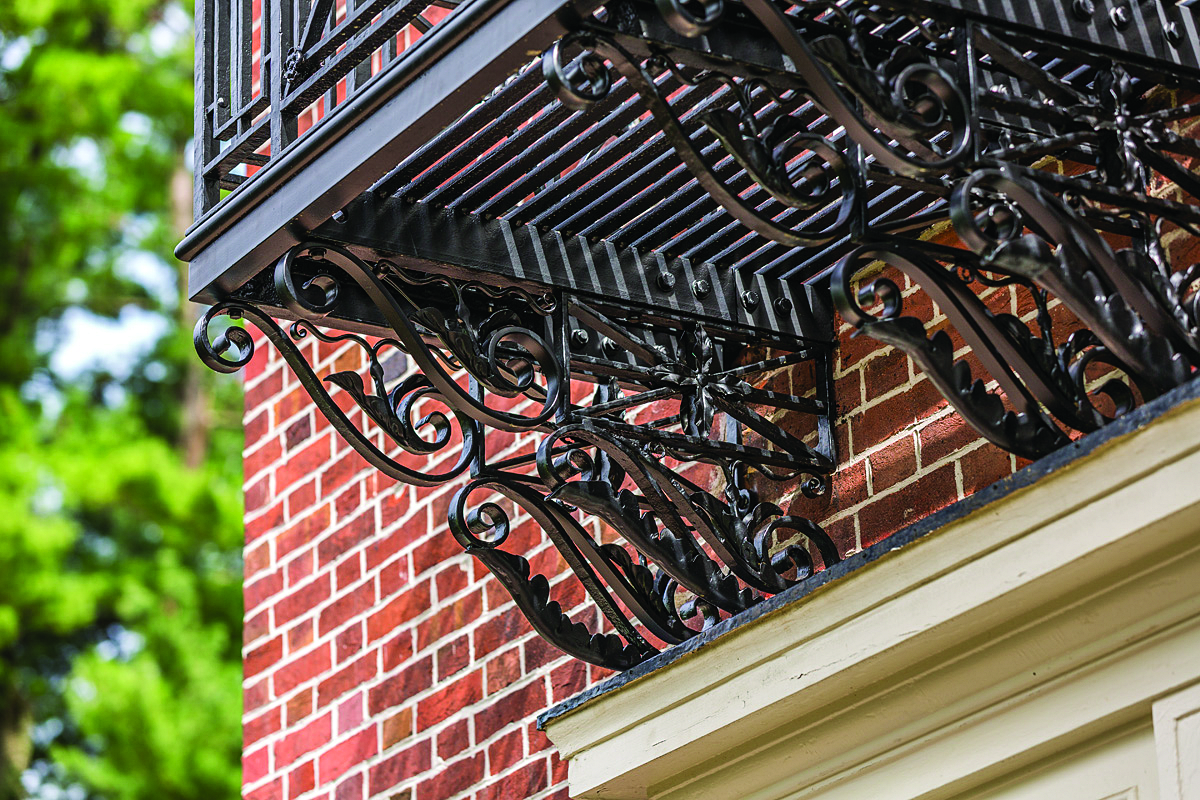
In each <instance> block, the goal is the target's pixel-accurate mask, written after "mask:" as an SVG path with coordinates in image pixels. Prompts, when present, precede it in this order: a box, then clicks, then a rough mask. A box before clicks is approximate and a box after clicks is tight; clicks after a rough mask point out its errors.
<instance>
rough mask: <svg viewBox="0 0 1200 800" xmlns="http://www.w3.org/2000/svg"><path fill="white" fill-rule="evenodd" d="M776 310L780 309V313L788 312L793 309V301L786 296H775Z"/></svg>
mask: <svg viewBox="0 0 1200 800" xmlns="http://www.w3.org/2000/svg"><path fill="white" fill-rule="evenodd" d="M775 310H776V311H778V312H779V313H780V314H786V313H788V312H789V311H791V310H792V301H791V300H788V299H787V298H786V297H776V298H775Z"/></svg>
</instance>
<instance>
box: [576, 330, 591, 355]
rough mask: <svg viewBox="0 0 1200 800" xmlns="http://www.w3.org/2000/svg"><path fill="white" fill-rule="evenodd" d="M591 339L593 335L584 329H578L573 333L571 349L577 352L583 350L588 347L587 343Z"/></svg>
mask: <svg viewBox="0 0 1200 800" xmlns="http://www.w3.org/2000/svg"><path fill="white" fill-rule="evenodd" d="M591 338H592V337H591V335H589V334H588V332H587V331H585V330H584V329H583V328H576V329H575V330H573V331H571V347H572V348H573V349H575V350H582V349H583V348H585V347H587V343H588V341H589V340H590V339H591Z"/></svg>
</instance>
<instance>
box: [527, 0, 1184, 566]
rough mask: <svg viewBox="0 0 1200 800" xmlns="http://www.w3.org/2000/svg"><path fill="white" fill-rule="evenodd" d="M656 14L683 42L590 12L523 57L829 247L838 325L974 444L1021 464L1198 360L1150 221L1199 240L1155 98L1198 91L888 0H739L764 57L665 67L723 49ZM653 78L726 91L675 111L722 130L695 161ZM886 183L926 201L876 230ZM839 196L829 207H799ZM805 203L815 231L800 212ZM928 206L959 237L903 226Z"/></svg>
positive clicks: (1175, 141)
mask: <svg viewBox="0 0 1200 800" xmlns="http://www.w3.org/2000/svg"><path fill="white" fill-rule="evenodd" d="M656 7H657V10H658V13H659V14H660V16H661V18H662V20H663V21H665V22H666V24H667V26H669V27H670V28H671V29H673V31H674V32H675V33H676V34H678V35H679V36H682V37H684V38H685V39H690V40H692V41H693V42H694V44H692V45H680V44H666V43H664V41H663V37H659V40H655V41H646V42H644V43H643V46H642V47H641V48H640V49H638V48H632V46H629V45H628V42H629V39H628V38H627V37H628V36H629V35H633V36H635V37H636V36H637V35H638V34H637V33H633V34H630V33H629V30H630V29H629V26H625V27H624V28H621V26H620V25H619V24H618V25H617V26H616V28H606V27H605V25H604V24H603V23H596V22H593V21H591V20H589V21H588V22H587V23H585V24H584V25H582V26H581V28H580V29H579V30H578V31H576V32H574V33H572V34H569V35H568V36H567V37H565V38H564V40H563V41H561V42H560V43H559V44H558V45H556V46H555V47H554V48H553V49H552V50H551V51H550V52H549V53H547V55H546V56H545V57H544V59H543V68H544V71H545V74H546V77H547V80H548V81H549V83H550V85H551V86H552V87H553V88H555V89H557V90H558V92H559V95H560V97H561V98H562V99H563V102H570V103H572V104H573V107H576V108H586V107H587V106H589V105H591V104H592V103H594V102H595V101H596V100H598V99H599V98H600V97H602V96H603V95H604V94H606V93H608V92H610V91H612V89H613V86H614V85H615V84H614V81H613V79H612V78H611V77H610V76H609V75H608V69H609V65H610V64H611V68H612V69H613V70H614V72H615V73H616V74H619V75H620V77H621V78H622V79H623V80H624V81H626V82H627V84H628V85H629V86H630V87H632V88H633V89H634V90H635V91H636V92H637V94H638V95H639V96H640V98H641V100H642V102H643V104H644V105H645V107H646V108H647V109H648V110H649V111H650V112H651V113H652V114H653V116H654V118H655V119H656V121H657V122H658V124H659V126H660V128H661V129H662V132H663V135H664V137H665V139H666V141H668V142H669V143H670V145H671V146H672V147H673V148H674V150H675V151H676V153H677V154H678V155H679V157H680V159H681V160H682V161H683V163H684V164H685V165H686V166H687V167H688V168H689V170H690V171H691V172H692V174H693V176H694V177H695V179H696V180H697V182H698V183H699V184H700V185H701V186H702V187H703V188H704V189H706V190H707V191H708V193H709V195H710V196H711V197H712V198H713V199H715V200H716V201H717V202H718V203H719V204H720V205H721V206H723V207H724V209H725V210H726V211H728V212H729V214H730V215H731V216H733V217H734V218H736V219H738V220H740V221H741V222H742V223H743V224H744V225H745V226H746V227H747V228H749V229H750V230H753V231H756V232H757V233H759V234H762V235H763V236H766V237H768V238H770V239H773V240H774V241H776V242H779V243H782V244H784V245H788V246H791V247H797V248H799V247H815V246H828V247H831V248H832V249H837V248H841V253H839V255H838V257H837V266H836V267H835V268H834V269H833V271H832V274H831V278H830V280H831V286H832V290H833V295H834V299H835V303H836V305H837V307H838V309H839V311H840V312H841V314H842V316H843V318H845V319H846V320H848V321H849V322H851V323H852V324H853V325H854V326H855V327H856V328H858V330H859V331H861V332H863V333H866V334H868V335H870V336H872V337H874V338H877V339H879V340H881V341H883V342H886V343H888V344H891V345H893V346H895V347H897V348H899V349H901V350H903V351H905V352H906V353H908V354H909V355H910V356H911V357H912V358H913V360H914V362H915V363H916V364H917V366H918V367H919V368H920V369H921V370H922V371H923V372H925V374H926V375H928V376H929V378H930V379H931V380H932V382H933V383H934V384H935V385H936V386H937V388H938V389H939V390H940V391H941V392H942V394H943V395H944V396H945V397H946V398H947V399H948V401H949V402H950V404H951V405H952V406H953V407H954V408H955V409H957V410H958V412H959V413H960V414H961V415H962V416H963V417H964V418H965V419H966V420H967V421H968V422H969V423H970V424H971V425H973V426H974V427H975V428H976V429H977V430H978V431H979V432H980V433H981V434H982V435H983V436H984V437H986V438H987V439H989V440H990V441H992V442H993V443H995V444H996V445H998V446H1000V447H1002V448H1005V449H1007V450H1009V451H1011V452H1014V453H1017V454H1019V455H1021V456H1024V457H1027V458H1038V457H1040V456H1043V455H1045V454H1047V453H1049V452H1051V451H1053V450H1054V449H1056V448H1058V447H1061V446H1062V445H1063V444H1065V443H1066V442H1068V441H1069V440H1070V438H1071V437H1072V436H1074V435H1077V433H1080V432H1087V431H1092V430H1095V429H1097V428H1098V427H1100V426H1102V425H1104V424H1107V423H1108V422H1110V421H1111V420H1112V419H1114V418H1116V417H1117V416H1120V415H1121V414H1123V413H1125V412H1126V411H1128V410H1129V409H1130V408H1132V407H1134V406H1135V405H1136V404H1137V403H1138V402H1140V401H1144V400H1147V399H1151V398H1153V397H1156V396H1158V395H1160V394H1162V393H1163V392H1166V391H1168V390H1169V389H1171V388H1172V387H1174V386H1178V385H1179V384H1180V383H1182V382H1184V381H1186V380H1189V379H1190V378H1191V377H1193V376H1194V375H1195V374H1196V370H1197V368H1198V367H1200V328H1198V327H1197V324H1198V320H1197V306H1198V303H1200V300H1198V299H1197V298H1198V297H1200V292H1198V291H1197V285H1198V282H1200V267H1198V266H1195V265H1192V266H1185V267H1184V268H1183V269H1178V268H1175V267H1173V266H1172V265H1171V264H1170V259H1169V258H1168V255H1167V252H1168V248H1167V246H1166V245H1165V244H1164V240H1163V233H1164V230H1170V229H1172V228H1175V229H1183V230H1184V231H1187V232H1189V233H1191V234H1193V235H1195V234H1197V233H1200V212H1197V210H1196V204H1195V201H1196V200H1197V199H1200V179H1198V178H1197V176H1196V172H1195V169H1194V168H1189V166H1188V165H1187V164H1186V163H1181V162H1180V161H1179V160H1178V159H1179V157H1184V158H1190V159H1192V160H1193V161H1194V160H1195V159H1196V158H1198V157H1200V145H1197V143H1196V141H1195V140H1194V139H1193V138H1189V137H1187V136H1186V135H1184V134H1183V133H1181V132H1180V130H1179V126H1178V125H1176V124H1175V123H1177V122H1179V121H1180V120H1183V119H1187V118H1189V117H1195V116H1198V115H1200V104H1195V103H1191V104H1188V103H1184V104H1183V105H1176V106H1172V105H1171V104H1170V103H1169V102H1165V101H1164V97H1166V96H1168V95H1167V93H1168V91H1172V90H1175V91H1177V90H1180V89H1183V90H1184V91H1191V92H1192V93H1195V92H1196V91H1200V87H1197V86H1195V85H1187V84H1186V82H1182V81H1181V82H1180V83H1181V84H1182V85H1175V86H1172V87H1171V89H1170V90H1168V89H1166V88H1162V89H1156V88H1155V84H1154V83H1153V81H1151V80H1149V79H1148V78H1147V76H1146V72H1145V70H1144V69H1141V68H1139V67H1138V66H1137V65H1135V64H1132V63H1131V64H1124V63H1121V62H1120V61H1119V60H1117V61H1113V60H1104V61H1102V62H1097V60H1096V59H1095V58H1094V56H1093V54H1091V53H1082V52H1071V51H1070V49H1069V48H1068V49H1066V50H1064V49H1063V48H1062V46H1061V45H1051V44H1047V45H1046V49H1047V51H1048V52H1049V53H1050V54H1051V55H1048V56H1045V57H1042V56H1039V55H1038V52H1037V51H1038V49H1039V45H1038V44H1036V42H1033V43H1031V41H1030V36H1029V35H1024V38H1022V39H1021V40H1020V41H1019V43H1017V42H1010V41H1009V40H1008V34H1006V33H1004V32H1002V31H1000V30H996V29H991V28H990V27H989V26H988V25H987V23H984V22H977V21H972V20H969V19H967V18H965V17H963V16H961V15H958V14H956V13H955V12H953V11H952V10H949V9H947V10H946V11H945V12H944V13H943V14H942V16H941V17H924V16H922V17H918V16H916V15H915V14H913V12H912V10H911V8H908V7H906V6H905V4H901V3H889V2H873V3H868V2H861V1H860V0H850V2H830V1H829V0H809V2H804V3H798V4H792V5H784V4H779V3H776V2H774V1H773V0H744V2H743V3H741V4H740V5H739V7H738V9H739V10H738V12H737V19H738V23H739V24H741V25H746V24H752V25H753V24H756V25H757V26H758V28H759V29H760V30H761V31H762V32H763V33H765V34H766V37H767V40H768V41H770V42H772V43H773V44H774V46H775V47H776V48H777V52H778V54H779V59H778V60H779V61H780V62H782V63H784V64H785V68H784V69H782V70H776V71H775V72H772V71H771V70H770V69H759V70H758V71H757V72H755V71H754V70H753V69H750V70H748V71H747V73H748V74H749V75H751V76H752V77H732V76H731V75H728V74H724V73H721V72H716V71H713V70H712V69H708V70H700V71H696V69H695V68H694V67H693V68H691V69H690V71H689V70H685V69H684V68H683V67H682V66H680V64H679V63H678V62H680V61H681V60H684V59H683V53H684V51H685V50H686V51H687V52H688V54H690V55H691V57H692V63H695V61H696V60H697V59H698V60H700V61H701V62H703V63H709V64H712V63H717V59H716V58H715V57H717V56H722V55H724V54H723V53H720V52H719V51H717V50H713V49H712V47H711V46H710V44H709V43H708V41H707V39H706V35H707V34H709V33H710V32H713V31H714V29H715V28H717V26H719V25H721V24H722V21H723V20H724V19H725V18H727V17H728V16H729V15H730V14H731V13H733V12H731V10H730V9H729V8H726V7H725V4H723V3H722V2H721V0H708V2H704V3H697V2H685V0H657V2H656ZM930 13H934V12H930ZM641 30H643V31H646V30H650V28H649V27H647V25H646V24H645V23H643V27H642V29H641ZM622 36H625V37H626V38H624V39H623V38H622ZM667 38H669V37H667ZM1033 38H1034V39H1036V36H1035V37H1033ZM622 42H626V44H625V45H623V44H622ZM633 49H638V50H639V52H642V53H648V55H643V56H641V57H640V58H638V57H635V56H634V55H632V50H633ZM575 50H578V51H580V54H579V55H578V56H576V57H575V58H574V59H571V60H568V59H566V57H565V54H566V53H567V52H568V51H575ZM1039 59H1040V60H1039ZM1073 59H1074V60H1073ZM1064 63H1065V64H1067V65H1069V67H1061V66H1059V65H1060V64H1064ZM664 72H670V73H671V75H672V76H673V77H674V78H675V83H674V84H668V85H675V84H687V85H691V86H695V85H701V84H705V83H711V84H713V85H718V86H720V87H722V90H723V91H725V92H726V96H725V97H723V98H718V99H720V100H721V101H722V102H724V103H725V105H726V106H727V108H717V109H715V110H709V111H706V112H704V113H702V114H695V115H693V119H694V120H695V121H698V122H700V123H701V124H702V126H703V128H704V129H707V131H708V132H709V133H711V134H712V135H713V136H715V138H716V139H717V141H718V142H719V144H720V149H719V150H717V151H716V153H715V156H714V155H713V154H712V151H711V150H710V151H709V152H710V155H709V156H708V157H705V156H704V155H703V153H702V148H701V147H700V146H699V145H698V144H697V142H698V141H699V137H698V133H697V132H695V131H694V130H693V131H692V132H690V133H689V131H687V130H685V126H684V122H683V120H682V118H681V117H680V115H678V114H676V113H675V112H674V111H673V110H672V109H671V105H670V103H669V102H668V97H667V94H666V92H667V91H668V90H667V89H664V88H663V85H664V84H663V82H661V81H659V82H656V80H655V78H656V76H658V75H661V74H662V73H664ZM773 81H774V82H775V83H774V85H773V84H772V82H773ZM714 96H716V95H714ZM756 98H759V100H758V101H757V102H756V100H755V99H756ZM761 98H765V99H766V102H765V105H764V104H763V101H762V99H761ZM718 105H720V103H718ZM814 107H815V108H817V109H819V111H820V112H823V114H824V115H825V116H826V118H827V119H830V120H832V121H834V122H835V123H836V124H837V126H839V127H838V131H836V135H835V136H828V135H827V137H825V138H823V137H820V136H818V135H817V134H816V133H815V132H814V131H813V130H811V129H808V128H805V127H804V126H803V125H801V124H800V123H799V122H798V120H799V119H801V117H802V114H801V113H800V111H801V110H802V109H808V110H809V111H810V112H811V109H812V108H814ZM804 119H808V120H810V121H811V120H813V119H815V117H813V116H811V115H810V116H808V117H804ZM693 127H694V125H693ZM722 157H727V158H732V159H733V160H734V161H735V162H736V163H737V165H738V166H740V168H741V170H742V171H743V172H744V173H745V174H746V175H748V176H749V178H750V179H751V180H752V181H753V184H754V185H755V187H756V190H757V191H758V192H759V194H754V193H753V192H750V193H747V192H744V191H742V192H735V191H731V190H730V189H729V187H728V186H727V185H726V184H725V182H723V181H722V179H721V178H720V177H719V172H720V171H719V170H718V169H716V166H715V165H716V161H715V160H714V158H715V159H717V160H719V159H720V158H722ZM1154 186H1157V187H1159V191H1157V192H1153V191H1151V189H1152V188H1153V187H1154ZM1164 186H1172V187H1174V189H1175V190H1176V191H1177V192H1178V193H1180V194H1182V195H1184V196H1187V197H1189V198H1190V201H1189V200H1188V199H1183V200H1180V199H1174V198H1173V197H1172V196H1171V195H1170V193H1168V192H1164V191H1162V187H1164ZM896 187H899V188H903V189H906V190H908V191H918V192H922V193H924V195H925V201H924V203H925V211H923V212H922V213H921V214H919V215H918V217H919V219H920V220H921V223H922V224H914V225H910V226H907V228H906V227H904V226H892V227H882V228H879V229H875V228H874V227H873V224H872V221H871V216H870V213H869V211H868V209H867V203H866V202H865V198H866V197H867V196H868V195H869V194H870V192H871V190H874V191H875V192H876V193H878V191H882V190H887V189H889V188H896ZM765 197H769V198H771V199H772V200H774V201H775V204H774V205H772V204H771V203H767V204H766V205H763V204H762V199H763V198H765ZM750 198H757V200H751V199H750ZM839 202H840V206H839V207H838V211H837V213H836V214H829V213H824V214H822V215H819V216H814V214H813V212H815V211H818V210H822V211H826V212H827V211H828V210H829V209H830V208H831V207H832V206H833V205H834V204H835V203H839ZM781 207H783V208H787V209H789V211H788V212H787V213H785V214H782V215H781V214H779V213H778V210H779V209H780V208H781ZM764 209H765V211H764ZM818 219H819V220H826V222H825V223H824V224H825V225H826V227H824V228H821V229H815V228H813V227H812V225H813V220H818ZM796 220H804V222H802V223H801V224H799V225H796V224H795V221H796ZM828 220H832V222H828ZM785 221H786V223H787V224H782V223H784V222H785ZM938 222H946V223H949V224H948V225H945V226H944V229H945V230H947V231H951V230H952V231H953V233H954V234H956V235H957V237H958V241H957V242H953V241H946V238H947V237H946V236H943V240H942V241H938V242H932V241H928V240H927V238H923V237H921V236H913V235H911V234H912V233H918V234H920V233H921V232H923V231H926V230H928V229H929V228H930V226H932V225H935V224H937V223H938ZM906 230H907V231H908V232H909V234H910V235H903V234H902V233H900V231H906ZM852 245H853V246H852ZM847 250H850V252H849V254H845V253H846V251H847ZM880 264H883V265H887V266H889V267H891V268H893V269H894V270H897V271H899V272H900V273H903V274H904V275H906V276H907V278H908V280H909V281H911V283H912V284H913V285H915V286H916V287H917V288H918V290H919V291H921V292H924V293H925V294H926V295H928V296H929V297H930V298H932V300H933V301H934V302H936V304H937V308H938V309H939V310H940V311H941V312H942V313H944V314H945V315H946V317H947V318H948V321H949V323H950V324H951V325H952V326H953V328H954V329H955V330H956V331H957V332H958V334H959V335H960V337H961V340H962V342H963V344H965V345H966V346H967V347H968V349H969V350H970V353H971V355H972V356H973V357H974V359H975V361H976V363H977V365H978V367H979V368H981V369H982V370H983V371H984V372H986V376H983V377H981V378H978V379H977V376H976V375H975V374H974V373H973V372H972V368H971V366H969V363H970V362H969V359H968V358H967V357H965V356H961V354H960V357H958V358H956V354H955V352H954V349H955V345H954V339H953V338H952V337H951V336H950V335H948V333H947V332H945V331H937V332H934V333H932V335H930V334H928V333H927V332H926V330H925V324H924V322H923V321H922V320H919V319H917V318H915V317H911V316H905V315H904V314H903V307H904V299H903V298H902V291H901V288H900V286H898V285H897V284H896V283H895V282H894V281H893V280H891V279H889V278H887V277H881V278H879V279H877V280H874V281H868V282H867V283H868V285H866V286H863V287H859V286H858V283H859V282H860V281H859V278H860V277H861V276H863V275H865V274H866V273H867V271H868V269H867V268H868V267H871V268H872V269H875V268H877V267H878V265H880ZM1010 286H1015V287H1017V289H1018V291H1019V292H1021V293H1022V296H1023V297H1025V298H1027V299H1028V301H1029V302H1028V305H1027V307H1031V308H1032V309H1033V311H1031V312H1029V316H1027V317H1025V318H1024V319H1021V318H1018V317H1017V316H1015V315H1013V314H1011V313H1006V312H1002V311H1001V310H995V311H993V310H991V309H989V308H988V306H987V304H986V303H985V302H984V301H983V300H982V299H981V298H980V297H979V296H978V293H979V290H980V289H989V290H990V289H991V288H993V287H1010ZM873 304H878V305H879V308H880V310H879V311H877V312H876V311H875V310H874V309H873V308H872V305H873ZM1057 306H1061V308H1056V307H1057ZM1063 309H1065V310H1066V312H1067V314H1063V313H1061V312H1062V310H1063ZM1067 315H1069V316H1070V318H1071V319H1069V320H1064V319H1062V317H1064V316H1067ZM736 405H737V404H736V402H734V401H732V400H731V395H730V393H729V392H728V391H726V392H725V393H723V394H722V393H713V392H711V391H710V392H708V393H704V394H702V395H699V396H698V398H697V400H696V402H695V403H694V405H693V409H694V411H695V412H697V414H698V416H697V424H702V422H703V412H704V411H705V410H706V409H709V408H713V407H717V408H720V409H721V410H722V411H725V412H726V413H736V411H735V410H734V407H735V406H736ZM739 577H742V578H743V580H745V579H746V578H745V576H739Z"/></svg>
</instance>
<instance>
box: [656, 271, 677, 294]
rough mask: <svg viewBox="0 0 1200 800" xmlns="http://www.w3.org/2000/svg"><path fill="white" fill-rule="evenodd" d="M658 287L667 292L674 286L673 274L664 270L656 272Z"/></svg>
mask: <svg viewBox="0 0 1200 800" xmlns="http://www.w3.org/2000/svg"><path fill="white" fill-rule="evenodd" d="M657 282H658V288H659V289H662V290H663V291H664V292H669V291H671V290H672V289H674V288H675V276H674V275H672V274H671V273H669V272H667V271H666V270H664V271H662V272H660V273H658V281H657Z"/></svg>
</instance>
